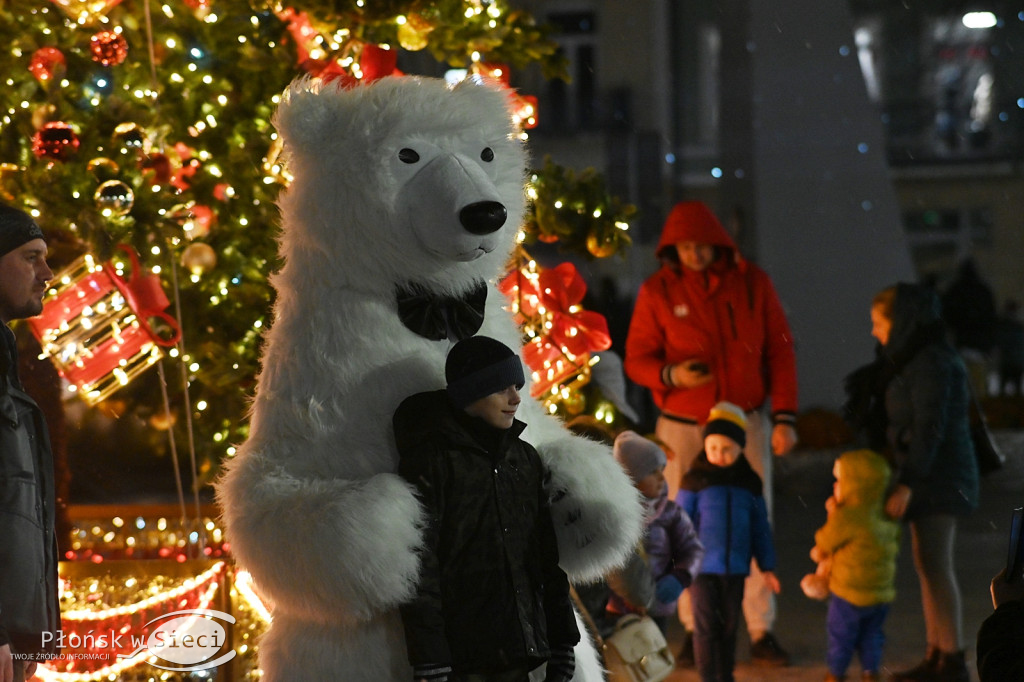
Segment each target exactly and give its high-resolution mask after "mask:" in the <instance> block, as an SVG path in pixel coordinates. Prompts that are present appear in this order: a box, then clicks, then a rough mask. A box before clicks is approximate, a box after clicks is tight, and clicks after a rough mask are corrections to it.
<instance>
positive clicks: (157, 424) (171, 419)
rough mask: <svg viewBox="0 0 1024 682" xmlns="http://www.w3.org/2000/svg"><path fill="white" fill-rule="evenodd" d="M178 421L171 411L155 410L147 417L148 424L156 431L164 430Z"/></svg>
mask: <svg viewBox="0 0 1024 682" xmlns="http://www.w3.org/2000/svg"><path fill="white" fill-rule="evenodd" d="M177 422H178V415H176V414H174V413H173V412H172V413H170V414H168V413H167V412H156V413H154V414H153V416H152V417H150V418H149V425H150V426H151V427H152V428H154V429H156V430H157V431H166V430H167V429H169V428H171V427H172V426H174V425H175V424H176V423H177Z"/></svg>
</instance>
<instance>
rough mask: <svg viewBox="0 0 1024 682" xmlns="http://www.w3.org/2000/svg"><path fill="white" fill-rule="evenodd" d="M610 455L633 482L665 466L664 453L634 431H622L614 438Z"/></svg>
mask: <svg viewBox="0 0 1024 682" xmlns="http://www.w3.org/2000/svg"><path fill="white" fill-rule="evenodd" d="M612 454H613V455H615V459H616V460H617V461H618V462H619V464H621V465H622V468H623V469H625V471H626V473H627V474H629V477H630V478H631V479H633V482H634V483H635V482H636V481H639V480H640V479H642V478H643V477H644V476H647V475H648V474H653V473H654V472H655V471H658V470H659V469H661V468H662V467H664V466H665V462H666V458H665V451H664V450H662V449H661V448H660V447H658V444H657V443H655V442H654V441H652V440H650V439H648V438H644V437H643V436H641V435H640V434H638V433H637V432H635V431H623V432H622V433H620V434H619V435H618V436H616V437H615V444H614V445H613V446H612Z"/></svg>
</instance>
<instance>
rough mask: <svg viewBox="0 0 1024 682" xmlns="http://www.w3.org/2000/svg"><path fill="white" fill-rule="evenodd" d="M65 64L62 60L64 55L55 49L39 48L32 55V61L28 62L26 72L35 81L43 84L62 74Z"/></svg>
mask: <svg viewBox="0 0 1024 682" xmlns="http://www.w3.org/2000/svg"><path fill="white" fill-rule="evenodd" d="M66 66H67V62H66V61H65V60H64V53H63V52H61V51H60V50H58V49H57V48H55V47H41V48H39V49H38V50H36V51H35V52H33V53H32V61H30V62H29V65H28V70H29V73H31V74H32V75H33V76H35V77H36V80H37V81H39V82H40V83H45V82H46V81H48V80H50V79H51V78H55V77H57V76H59V75H61V74H62V73H63V72H64V69H65V67H66Z"/></svg>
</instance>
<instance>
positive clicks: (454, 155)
mask: <svg viewBox="0 0 1024 682" xmlns="http://www.w3.org/2000/svg"><path fill="white" fill-rule="evenodd" d="M275 125H276V127H277V129H278V130H279V132H280V134H281V135H282V137H283V139H284V144H285V153H286V159H287V164H288V168H289V171H290V172H291V173H292V175H293V177H294V179H293V182H292V183H291V185H290V187H289V188H288V189H287V190H286V191H285V192H284V193H283V194H282V195H281V198H280V201H279V205H280V209H281V217H282V234H281V237H280V251H281V255H282V257H283V261H284V264H283V267H282V268H281V270H280V272H278V273H276V274H274V275H272V276H271V281H272V283H273V285H274V287H275V289H276V290H277V300H276V304H275V309H274V322H273V325H272V327H271V329H269V331H268V332H267V335H266V345H265V349H264V353H263V358H262V371H261V373H260V376H259V383H258V387H257V392H256V397H255V401H254V404H253V407H252V415H251V419H252V421H251V432H250V435H249V439H248V441H247V442H246V443H245V444H244V445H242V446H241V447H240V448H239V450H238V454H237V455H236V456H235V457H234V459H232V460H231V461H230V462H229V463H228V464H227V466H226V469H225V474H224V476H222V478H221V479H220V480H219V481H218V483H217V495H218V500H219V502H220V504H221V507H222V510H223V515H224V521H225V523H226V527H227V533H228V538H229V539H230V541H231V550H232V553H233V555H234V557H235V558H236V560H237V561H238V563H239V564H240V565H241V566H243V567H245V568H247V569H248V570H249V571H250V572H251V574H252V575H253V577H254V578H255V580H256V583H257V586H258V588H259V589H260V591H261V592H262V593H263V594H264V595H266V596H267V597H268V598H269V600H270V601H271V602H272V603H273V605H274V610H273V614H274V618H273V623H272V625H271V626H270V629H269V631H268V632H267V634H266V635H265V636H264V638H263V641H262V644H261V649H260V652H261V654H260V664H261V667H262V668H263V671H264V679H265V680H267V682H282V681H286V680H288V681H291V680H294V681H301V682H336V681H340V682H409V681H410V680H411V679H412V669H411V667H410V666H409V664H408V662H407V658H406V651H405V641H404V635H403V634H402V628H401V622H400V618H399V616H398V609H397V607H398V605H399V604H401V603H402V602H403V601H405V600H407V599H408V598H409V597H410V596H411V595H412V594H413V588H414V585H415V583H416V580H417V571H418V557H417V549H418V548H419V546H420V544H421V527H422V523H423V520H424V515H423V512H422V510H421V507H420V505H419V503H418V502H417V500H416V497H415V496H414V494H413V490H414V489H413V488H412V487H411V486H410V485H408V484H407V483H406V482H405V481H403V480H402V479H401V478H400V477H399V476H398V475H397V474H396V473H395V471H396V468H397V463H398V452H397V449H396V446H395V438H394V433H393V431H392V425H391V418H392V415H393V413H394V411H395V409H396V408H397V407H398V404H399V403H400V402H401V401H402V400H403V399H404V398H406V397H408V396H410V395H412V394H413V393H418V392H421V391H429V390H436V389H439V388H443V387H444V385H445V380H444V364H445V357H446V355H447V352H448V350H449V348H450V347H451V346H452V345H453V343H454V340H450V339H448V338H445V337H444V336H443V335H444V334H445V331H444V329H445V327H444V325H443V324H442V325H440V327H439V330H440V331H439V332H438V333H434V334H430V332H429V331H428V332H426V333H428V334H430V335H432V336H435V337H438V336H440V338H426V337H425V336H422V335H420V334H419V333H417V332H414V331H412V330H411V329H410V328H409V327H407V326H406V324H405V323H403V319H402V317H401V316H400V314H399V306H398V303H397V292H398V291H400V290H408V289H413V290H417V291H419V292H421V293H423V292H426V293H430V294H436V295H438V296H443V297H465V296H466V295H469V294H472V293H474V292H475V294H476V296H477V297H479V296H480V295H481V294H482V291H483V290H486V304H485V306H484V310H483V322H482V326H481V327H480V329H479V333H480V334H484V335H487V336H491V337H494V338H497V339H500V340H502V341H503V342H504V343H505V344H506V345H509V346H511V347H513V348H519V347H521V338H520V336H519V330H518V329H517V328H516V326H515V323H514V322H513V320H512V317H511V315H510V313H509V312H508V311H507V309H506V308H505V306H506V305H507V302H506V300H505V299H504V297H503V296H502V294H501V293H500V292H499V291H498V290H497V288H496V286H495V282H496V279H497V278H499V277H500V276H501V275H502V274H503V270H504V267H505V266H506V264H507V262H508V258H509V255H510V253H511V250H512V248H513V246H514V237H515V234H516V232H517V230H519V229H520V226H521V220H522V216H523V209H524V204H525V195H524V180H525V172H526V171H525V169H526V166H525V154H524V151H523V149H522V145H521V143H520V142H519V141H518V140H517V137H516V131H515V130H514V129H513V127H512V123H511V121H510V117H509V109H508V94H507V92H502V91H500V90H498V89H495V88H493V87H490V86H485V85H481V84H477V83H473V82H471V81H467V82H465V83H463V84H461V85H459V86H456V87H454V88H450V87H448V86H447V85H446V84H445V83H444V82H443V81H441V80H435V79H420V78H413V77H390V78H384V79H381V80H379V81H376V82H374V83H372V84H369V85H366V86H359V87H356V88H354V89H350V90H343V89H340V88H337V87H335V86H332V85H326V86H319V85H317V84H316V82H315V81H308V80H299V81H296V82H295V83H293V84H292V85H291V86H290V87H289V89H288V91H287V92H286V93H285V97H284V99H283V100H282V103H281V105H280V108H279V110H278V112H277V115H276V119H275ZM501 207H504V210H505V212H507V218H506V219H505V220H504V221H501ZM470 298H473V296H470ZM477 300H479V298H477ZM420 321H421V322H422V321H423V320H422V319H421V320H420ZM477 321H478V322H479V319H478V320H477ZM428 322H429V320H428ZM410 324H414V323H413V322H411V321H410ZM414 326H415V325H414ZM428 326H429V325H428ZM470 328H472V327H470ZM435 331H437V330H435ZM527 376H529V372H527ZM528 390H529V389H528V387H527V389H526V391H528ZM524 395H525V391H524ZM520 413H521V415H522V416H521V418H522V420H523V421H524V422H526V423H527V424H528V428H527V430H526V431H525V432H524V435H523V437H524V438H526V439H527V440H528V441H529V442H531V443H532V444H533V445H534V446H535V447H536V448H537V450H538V451H539V452H540V454H541V456H542V457H543V459H544V461H545V463H546V465H547V466H548V467H549V468H550V470H551V472H552V477H551V480H552V484H551V485H552V496H553V500H554V501H553V508H552V513H553V518H554V522H555V527H556V531H557V532H558V536H559V537H558V540H559V551H560V560H561V561H560V563H561V565H562V567H563V568H564V570H565V571H566V573H567V574H568V575H569V576H570V578H571V579H574V580H590V579H594V578H596V577H598V576H599V575H601V574H602V573H603V572H604V571H606V570H607V569H608V568H610V567H612V566H614V565H617V564H618V563H620V562H621V560H622V558H623V557H624V555H625V554H626V553H627V552H628V551H629V550H630V548H632V547H633V546H634V543H635V542H636V541H637V539H638V537H639V535H640V532H641V526H642V523H641V508H640V505H639V503H638V498H637V493H636V491H635V489H634V488H633V486H632V485H631V484H630V481H629V479H628V477H627V476H626V475H625V474H624V473H623V471H622V470H621V469H620V468H619V466H618V464H616V462H615V460H614V459H613V458H612V456H611V454H610V452H609V451H608V449H607V448H606V447H605V446H602V445H599V444H597V443H595V442H592V441H588V440H584V439H581V438H578V437H575V436H573V435H571V434H570V433H569V432H568V431H567V430H566V429H565V428H564V427H563V426H562V425H561V423H560V422H558V421H557V420H556V419H555V418H553V417H550V416H548V415H546V414H544V412H543V410H542V409H541V406H540V404H539V403H538V402H536V401H534V400H530V399H525V400H524V401H523V403H522V406H521V408H520ZM577 621H579V618H577ZM580 633H581V635H582V636H583V639H582V642H581V644H580V645H579V646H578V647H577V649H576V656H577V672H576V676H575V678H574V679H575V680H580V681H583V682H598V681H599V680H603V679H604V678H603V674H602V672H601V669H600V665H599V662H598V659H597V657H596V654H595V651H594V647H593V644H592V643H591V641H590V639H589V637H587V634H586V630H585V628H584V627H583V626H582V625H580ZM534 678H535V679H538V680H540V679H543V671H542V670H541V671H539V672H535V673H534Z"/></svg>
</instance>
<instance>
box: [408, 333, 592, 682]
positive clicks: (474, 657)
mask: <svg viewBox="0 0 1024 682" xmlns="http://www.w3.org/2000/svg"><path fill="white" fill-rule="evenodd" d="M445 378H446V380H447V382H448V387H447V388H446V389H445V390H440V391H432V392H427V393H418V394H416V395H414V396H411V397H409V398H407V399H406V400H404V401H403V402H402V404H401V405H399V407H398V409H397V410H396V411H395V416H394V427H395V437H396V441H397V444H398V452H399V456H400V459H399V464H398V472H399V474H401V475H402V476H403V477H404V478H405V479H406V480H407V481H409V482H410V483H412V484H413V485H415V486H416V488H417V490H418V492H419V497H420V501H421V502H422V504H423V505H424V507H425V508H426V510H427V518H428V525H427V528H426V529H425V531H424V549H423V553H422V565H421V569H420V581H419V585H418V587H417V593H416V596H415V597H414V598H413V600H412V601H411V602H409V603H407V604H405V605H404V606H403V607H402V608H401V614H402V622H403V625H404V627H405V638H406V644H407V647H408V653H409V662H410V663H411V664H412V666H413V679H414V680H426V681H429V682H470V681H472V682H526V681H527V680H528V679H529V673H530V671H531V670H533V669H534V668H536V667H538V666H540V665H541V664H543V663H544V662H545V661H546V662H547V676H546V678H545V680H546V682H568V680H570V679H571V678H572V675H573V672H574V669H575V659H574V657H573V647H574V646H575V644H576V643H577V642H578V641H579V631H578V630H577V628H576V619H575V615H574V613H573V610H572V605H571V602H570V599H569V583H568V581H567V579H566V577H565V573H563V572H562V570H561V569H560V568H559V567H558V547H557V544H556V540H555V534H554V528H553V526H552V523H551V514H550V510H549V507H548V497H547V494H546V492H545V490H544V485H543V483H544V480H545V476H546V471H545V469H544V466H543V464H542V463H541V460H540V456H539V455H538V454H537V451H536V450H535V449H534V448H533V447H532V446H531V445H529V444H528V443H526V442H524V441H522V440H520V438H519V434H520V433H522V431H523V429H524V428H526V425H525V424H523V423H522V422H520V421H518V420H516V419H515V413H516V410H517V409H518V407H519V403H520V397H519V389H521V388H522V387H523V385H524V383H525V379H524V375H523V366H522V363H521V362H520V360H519V357H518V356H517V355H516V354H515V353H514V352H513V351H512V350H511V349H510V348H508V347H507V346H505V345H504V344H502V343H501V342H499V341H496V340H494V339H491V338H488V337H485V336H475V337H471V338H468V339H464V340H462V341H460V342H459V343H457V344H455V346H454V347H453V348H452V350H451V351H450V352H449V354H448V359H447V362H446V364H445Z"/></svg>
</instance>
